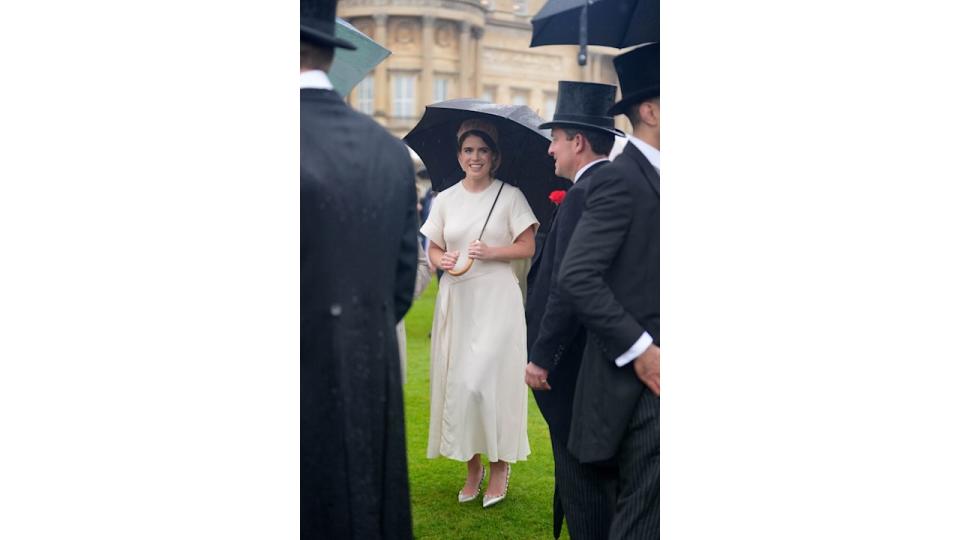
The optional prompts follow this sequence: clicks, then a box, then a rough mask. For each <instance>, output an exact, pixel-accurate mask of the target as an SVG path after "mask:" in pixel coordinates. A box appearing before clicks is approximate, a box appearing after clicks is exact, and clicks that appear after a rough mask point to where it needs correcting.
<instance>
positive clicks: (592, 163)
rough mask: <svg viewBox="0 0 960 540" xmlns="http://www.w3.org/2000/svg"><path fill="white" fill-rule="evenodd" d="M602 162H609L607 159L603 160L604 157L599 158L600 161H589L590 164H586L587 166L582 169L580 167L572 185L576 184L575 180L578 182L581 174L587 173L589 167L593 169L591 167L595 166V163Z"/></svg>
mask: <svg viewBox="0 0 960 540" xmlns="http://www.w3.org/2000/svg"><path fill="white" fill-rule="evenodd" d="M603 161H610V160H609V159H607V158H605V157H602V158H600V159H597V160H594V161H591V162H590V163H587V164H586V165H584V166H583V167H580V170H579V171H577V175H576V176H574V177H573V183H574V184H576V183H577V180H579V179H580V177H581V176H583V173H585V172H587V169H589V168H590V167H593V166H594V165H596V164H597V163H601V162H603Z"/></svg>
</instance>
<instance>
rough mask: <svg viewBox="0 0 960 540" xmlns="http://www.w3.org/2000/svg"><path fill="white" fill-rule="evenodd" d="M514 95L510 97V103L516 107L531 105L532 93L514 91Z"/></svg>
mask: <svg viewBox="0 0 960 540" xmlns="http://www.w3.org/2000/svg"><path fill="white" fill-rule="evenodd" d="M512 94H513V95H511V96H510V103H512V104H514V105H527V104H529V103H530V91H529V90H517V89H514V90H513V92H512Z"/></svg>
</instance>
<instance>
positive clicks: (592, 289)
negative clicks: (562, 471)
mask: <svg viewBox="0 0 960 540" xmlns="http://www.w3.org/2000/svg"><path fill="white" fill-rule="evenodd" d="M559 286H560V287H559V288H560V292H561V294H562V295H563V296H564V297H566V298H567V299H568V300H569V301H570V302H571V303H572V304H573V305H574V306H575V309H576V312H577V315H578V316H579V318H580V320H581V321H582V322H583V324H584V326H586V328H587V330H588V338H587V346H586V349H585V351H584V356H583V363H582V365H581V367H580V374H579V377H578V379H577V389H576V394H575V396H574V403H573V420H572V423H571V427H570V439H569V441H568V448H569V449H570V452H571V453H573V455H574V456H576V457H577V458H578V459H579V460H580V461H581V462H584V463H588V462H597V461H604V460H607V459H610V458H612V457H613V456H614V455H616V453H617V449H618V446H619V444H620V440H621V439H622V437H623V434H624V433H625V430H626V428H627V425H628V424H629V422H630V419H631V417H632V415H633V413H634V412H635V410H636V406H637V400H638V399H639V397H640V395H641V393H642V392H644V391H649V390H648V389H647V388H646V386H644V385H643V383H642V382H640V380H639V379H638V378H637V376H636V374H635V373H634V371H633V369H632V367H630V366H625V367H623V368H620V367H617V366H616V364H615V363H614V361H615V360H616V358H617V357H618V356H620V355H621V354H623V353H625V352H626V351H627V350H628V349H629V348H630V347H631V346H632V345H633V344H634V343H635V342H636V341H637V340H638V339H640V337H641V336H642V335H643V332H644V331H646V332H648V333H649V334H650V335H651V337H653V341H654V343H656V344H657V345H658V346H659V344H660V175H659V173H657V171H656V169H654V168H653V166H652V165H650V162H649V161H647V159H646V158H645V157H644V156H643V154H642V153H641V152H640V150H638V149H637V148H636V147H635V146H634V145H633V144H627V147H626V148H625V149H624V152H623V153H622V154H621V155H620V156H618V157H617V159H616V160H614V161H613V163H611V164H610V165H607V166H606V167H604V168H602V169H600V171H598V172H597V173H596V174H595V175H594V177H593V180H592V182H591V185H590V191H589V193H588V195H587V203H586V209H585V210H584V213H583V216H582V217H581V219H580V224H579V225H578V227H577V229H576V231H575V232H574V233H573V238H572V239H571V241H570V247H569V248H568V250H567V255H566V257H564V260H563V264H562V266H561V269H560V279H559Z"/></svg>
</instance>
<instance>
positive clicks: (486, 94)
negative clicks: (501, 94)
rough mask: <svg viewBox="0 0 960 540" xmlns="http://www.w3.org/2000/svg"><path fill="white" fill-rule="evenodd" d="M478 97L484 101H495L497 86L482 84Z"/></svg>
mask: <svg viewBox="0 0 960 540" xmlns="http://www.w3.org/2000/svg"><path fill="white" fill-rule="evenodd" d="M480 99H482V100H484V101H490V102H496V101H497V87H496V86H484V87H483V94H481V95H480Z"/></svg>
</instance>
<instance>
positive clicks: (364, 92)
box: [356, 75, 373, 115]
mask: <svg viewBox="0 0 960 540" xmlns="http://www.w3.org/2000/svg"><path fill="white" fill-rule="evenodd" d="M356 95H357V99H356V104H357V105H356V106H357V110H358V111H360V112H362V113H363V114H370V115H372V114H373V76H372V75H368V76H367V77H366V78H365V79H363V80H362V81H360V84H358V85H357V94H356Z"/></svg>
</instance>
